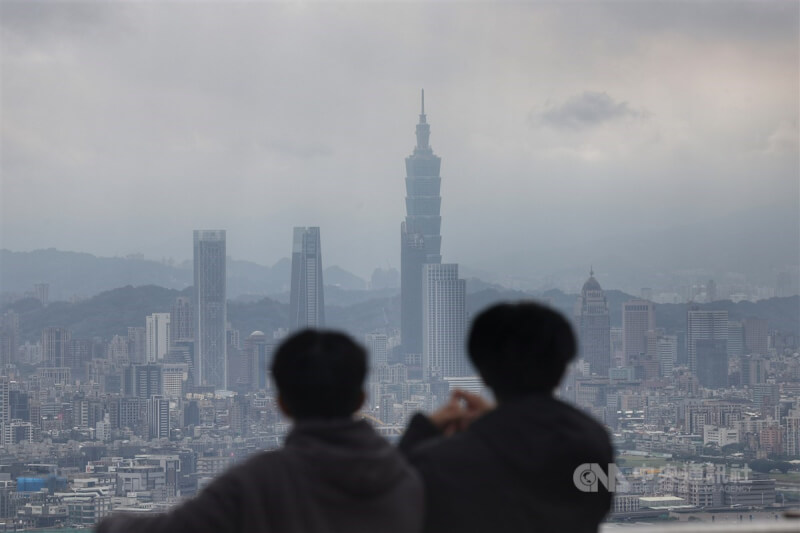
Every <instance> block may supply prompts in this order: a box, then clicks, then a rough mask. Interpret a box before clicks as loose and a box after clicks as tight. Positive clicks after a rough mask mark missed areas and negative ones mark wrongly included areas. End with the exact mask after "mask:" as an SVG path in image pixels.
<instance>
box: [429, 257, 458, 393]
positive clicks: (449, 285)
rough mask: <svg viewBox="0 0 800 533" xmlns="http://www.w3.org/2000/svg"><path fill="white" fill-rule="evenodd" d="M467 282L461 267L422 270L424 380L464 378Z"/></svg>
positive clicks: (452, 265) (449, 266)
mask: <svg viewBox="0 0 800 533" xmlns="http://www.w3.org/2000/svg"><path fill="white" fill-rule="evenodd" d="M465 329H466V282H465V281H464V280H463V279H458V265H455V264H444V265H443V264H426V265H423V267H422V372H423V378H425V379H429V378H431V377H434V376H438V377H440V378H445V377H455V376H465V375H467V374H468V365H467V359H466V356H465V354H464V333H465Z"/></svg>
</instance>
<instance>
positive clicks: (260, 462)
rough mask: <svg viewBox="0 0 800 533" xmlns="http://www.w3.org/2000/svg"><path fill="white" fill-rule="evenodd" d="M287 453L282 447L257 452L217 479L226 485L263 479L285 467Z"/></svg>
mask: <svg viewBox="0 0 800 533" xmlns="http://www.w3.org/2000/svg"><path fill="white" fill-rule="evenodd" d="M287 455H288V454H287V453H286V451H285V450H284V449H280V450H272V451H263V452H258V453H256V454H254V455H252V456H251V457H249V458H247V459H245V460H244V461H242V462H240V463H238V464H236V465H234V466H232V467H231V468H230V469H229V470H227V471H226V472H225V473H224V474H223V475H222V476H220V477H219V478H218V479H219V481H221V482H223V483H224V484H226V485H229V484H249V483H251V482H252V481H259V480H263V479H264V478H265V477H267V478H268V477H269V476H271V475H274V474H275V473H276V472H277V471H278V470H279V469H282V468H286V461H287V459H288V457H287Z"/></svg>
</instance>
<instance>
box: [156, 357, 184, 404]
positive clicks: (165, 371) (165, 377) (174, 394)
mask: <svg viewBox="0 0 800 533" xmlns="http://www.w3.org/2000/svg"><path fill="white" fill-rule="evenodd" d="M188 379H189V365H187V364H186V363H164V364H162V365H161V392H162V394H163V395H164V396H166V397H167V398H171V399H174V398H182V397H183V393H184V386H185V384H186V382H187V381H188Z"/></svg>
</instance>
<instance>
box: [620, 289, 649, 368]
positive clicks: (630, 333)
mask: <svg viewBox="0 0 800 533" xmlns="http://www.w3.org/2000/svg"><path fill="white" fill-rule="evenodd" d="M653 329H655V310H654V306H653V303H652V302H649V301H647V300H630V301H627V302H625V303H623V304H622V351H623V353H624V354H625V364H626V365H627V364H630V362H631V361H632V360H634V359H635V358H637V357H638V356H639V354H643V353H647V340H646V337H645V336H646V334H647V332H648V331H652V330H653Z"/></svg>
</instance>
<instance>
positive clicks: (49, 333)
mask: <svg viewBox="0 0 800 533" xmlns="http://www.w3.org/2000/svg"><path fill="white" fill-rule="evenodd" d="M70 338H71V335H70V332H69V330H67V329H65V328H59V327H56V326H48V327H46V328H44V330H42V362H43V365H44V366H46V367H57V368H60V367H65V366H69V365H68V364H67V363H68V362H69V341H70Z"/></svg>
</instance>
